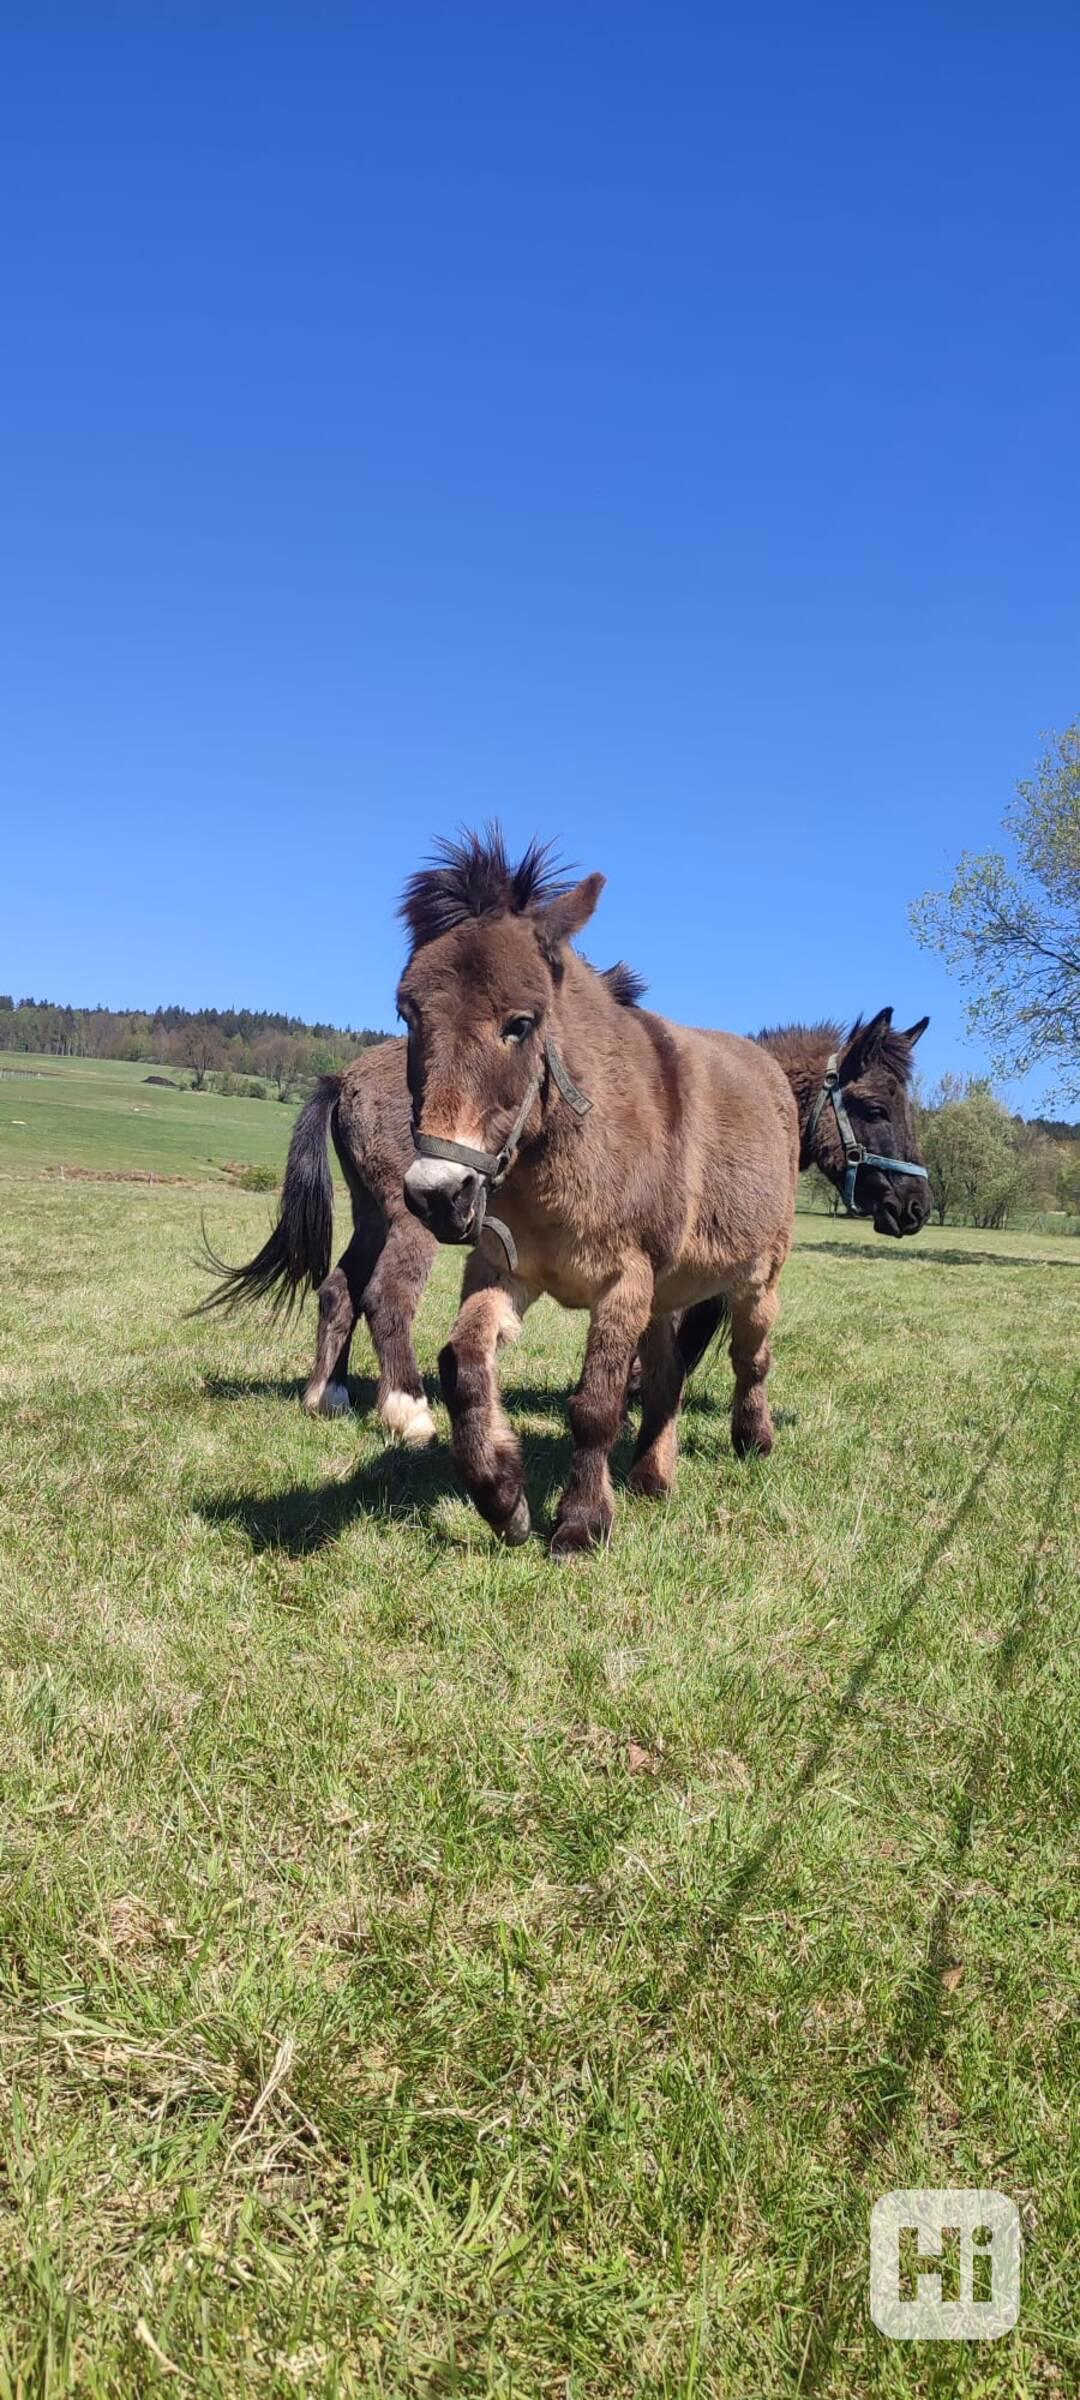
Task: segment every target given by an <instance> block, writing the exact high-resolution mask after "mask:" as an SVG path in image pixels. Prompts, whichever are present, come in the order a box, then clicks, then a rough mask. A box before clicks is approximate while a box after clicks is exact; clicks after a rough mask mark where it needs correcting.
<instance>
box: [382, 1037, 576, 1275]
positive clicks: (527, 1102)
mask: <svg viewBox="0 0 1080 2400" xmlns="http://www.w3.org/2000/svg"><path fill="white" fill-rule="evenodd" d="M549 1076H550V1079H551V1081H552V1083H553V1084H554V1085H555V1086H556V1089H557V1090H558V1091H560V1092H561V1093H562V1097H563V1099H564V1100H565V1101H566V1102H567V1104H568V1106H569V1107H570V1108H572V1109H573V1111H574V1115H575V1116H577V1117H584V1116H587V1115H588V1112H589V1110H590V1108H591V1107H592V1101H591V1100H588V1099H586V1097H585V1094H584V1092H582V1091H579V1090H578V1087H577V1084H576V1083H575V1082H574V1079H573V1077H572V1076H571V1075H568V1073H567V1071H566V1068H565V1066H564V1065H563V1062H562V1059H561V1058H560V1056H559V1053H558V1051H557V1050H556V1048H555V1044H554V1042H553V1041H552V1039H551V1035H550V1034H545V1036H544V1065H543V1069H542V1071H541V1073H540V1074H539V1075H534V1076H533V1079H532V1082H531V1083H530V1085H529V1088H528V1091H527V1092H526V1094H525V1098H524V1100H523V1101H522V1103H521V1107H520V1108H519V1110H518V1113H517V1115H516V1117H515V1119H514V1122H513V1124H512V1126H511V1128H510V1131H509V1133H508V1134H507V1137H506V1140H505V1142H504V1143H503V1146H502V1149H501V1150H474V1149H473V1148H472V1145H471V1143H469V1142H444V1141H443V1139H442V1136H441V1135H440V1134H437V1133H421V1132H420V1131H419V1129H418V1127H417V1125H416V1123H415V1120H414V1123H413V1129H412V1137H413V1144H414V1147H415V1149H416V1150H417V1152H418V1153H419V1156H420V1157H421V1158H448V1159H450V1160H452V1162H453V1164H454V1165H455V1166H457V1167H468V1168H470V1169H471V1171H472V1173H473V1174H474V1175H480V1176H482V1177H483V1183H482V1186H481V1191H480V1198H479V1201H478V1203H477V1209H476V1216H475V1219H474V1225H475V1231H474V1234H473V1240H474V1242H478V1241H479V1239H480V1235H481V1233H482V1232H484V1231H487V1232H488V1233H493V1234H494V1235H495V1239H496V1241H498V1242H501V1244H502V1247H503V1249H504V1251H505V1253H506V1263H507V1266H508V1267H509V1270H510V1273H511V1275H512V1274H513V1272H514V1269H515V1267H516V1266H517V1246H516V1244H515V1241H514V1237H513V1234H512V1233H511V1231H510V1227H509V1226H508V1225H504V1224H503V1221H502V1218H501V1217H489V1215H488V1213H487V1202H488V1193H489V1192H495V1191H498V1188H499V1185H500V1183H505V1181H506V1178H507V1176H508V1175H509V1173H510V1169H511V1167H512V1166H513V1163H514V1160H515V1158H516V1157H517V1154H518V1150H519V1148H520V1146H521V1138H522V1135H523V1133H524V1131H525V1127H526V1125H527V1124H528V1122H529V1118H530V1116H531V1114H532V1108H533V1103H534V1101H535V1100H537V1099H538V1098H539V1097H540V1094H541V1093H542V1092H543V1090H544V1086H545V1084H546V1083H547V1081H548V1078H549Z"/></svg>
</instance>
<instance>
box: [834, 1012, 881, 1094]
mask: <svg viewBox="0 0 1080 2400" xmlns="http://www.w3.org/2000/svg"><path fill="white" fill-rule="evenodd" d="M891 1024H892V1010H891V1008H879V1010H878V1013H877V1015H876V1017H871V1019H870V1023H869V1025H860V1024H858V1023H856V1024H854V1025H853V1026H852V1028H851V1032H850V1033H849V1035H848V1038H847V1047H846V1049H845V1050H844V1052H843V1055H842V1057H841V1060H840V1081H841V1083H858V1080H859V1077H860V1075H866V1074H868V1073H869V1070H870V1068H871V1067H872V1066H873V1064H874V1062H875V1060H876V1059H878V1058H880V1056H881V1046H882V1043H883V1042H884V1039H885V1036H886V1034H887V1033H888V1030H889V1027H890V1025H891Z"/></svg>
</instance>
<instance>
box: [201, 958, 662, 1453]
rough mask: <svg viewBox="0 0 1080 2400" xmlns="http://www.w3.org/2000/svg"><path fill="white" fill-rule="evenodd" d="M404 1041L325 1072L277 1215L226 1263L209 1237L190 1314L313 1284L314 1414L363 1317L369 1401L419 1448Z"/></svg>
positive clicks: (339, 1406)
mask: <svg viewBox="0 0 1080 2400" xmlns="http://www.w3.org/2000/svg"><path fill="white" fill-rule="evenodd" d="M603 981H604V983H605V984H606V986H607V988H608V990H609V992H610V993H611V995H612V998H613V1000H614V1001H616V1002H617V1004H618V1006H619V1007H620V1008H633V1007H634V1006H635V1005H636V1003H637V1001H638V1000H639V999H640V997H641V994H642V992H643V991H644V989H645V986H644V984H643V983H642V982H641V981H640V979H639V977H638V976H636V975H635V974H634V973H633V972H632V970H631V969H630V968H629V967H627V966H625V965H624V964H623V963H622V961H621V960H620V961H619V963H618V965H616V966H614V967H609V968H608V969H607V971H606V973H605V975H604V977H603ZM328 1134H329V1136H330V1138H331V1139H332V1141H333V1144H334V1148H335V1150H336V1152H337V1156H338V1159H339V1162H340V1165H341V1171H342V1174H343V1175H344V1177H345V1181H346V1183H347V1185H348V1187H349V1197H350V1200H351V1202H352V1219H353V1232H352V1239H351V1241H350V1242H349V1244H348V1247H347V1249H345V1250H344V1251H343V1253H342V1256H341V1258H340V1259H339V1261H338V1264H337V1266H336V1267H335V1268H334V1270H333V1273H331V1272H330V1256H331V1252H330V1244H331V1241H332V1238H333V1225H334V1186H333V1179H332V1177H331V1174H330V1168H329V1164H328V1161H327V1155H326V1144H327V1135H328ZM414 1156H415V1152H414V1150H413V1140H412V1131H411V1127H410V1110H409V1088H408V1084H407V1082H406V1078H405V1042H404V1039H403V1037H401V1036H400V1035H399V1036H397V1037H395V1038H393V1039H391V1040H389V1041H386V1042H378V1043H375V1044H373V1045H372V1047H371V1049H370V1050H364V1051H362V1052H361V1054H360V1057H359V1058H357V1059H354V1061H353V1063H352V1065H351V1066H349V1067H346V1068H345V1069H344V1071H343V1072H342V1073H341V1074H337V1075H324V1076H323V1077H322V1079H321V1081H320V1083H319V1085H318V1088H317V1090H316V1091H315V1092H314V1093H313V1094H312V1097H311V1099H310V1100H308V1101H307V1102H306V1103H305V1105H304V1107H303V1108H302V1109H301V1111H300V1114H299V1116H298V1118H297V1120H296V1125H295V1129H294V1131H293V1137H292V1140H291V1142H290V1144H289V1156H288V1160H287V1162H286V1167H285V1178H284V1182H283V1185H282V1191H281V1203H280V1207H279V1211H278V1218H277V1223H276V1224H275V1226H274V1228H273V1230H272V1232H271V1234H270V1236H269V1238H268V1240H267V1241H265V1242H264V1243H263V1246H262V1249H261V1250H260V1251H258V1252H257V1254H256V1256H255V1257H254V1258H252V1259H249V1261H248V1263H247V1265H246V1266H243V1267H227V1266H225V1265H224V1262H223V1261H222V1260H221V1259H219V1258H217V1257H216V1256H215V1254H214V1252H213V1251H212V1250H211V1249H210V1247H209V1244H207V1257H208V1259H209V1262H210V1264H211V1265H212V1266H213V1268H214V1269H215V1271H216V1272H217V1273H218V1274H220V1275H221V1276H222V1281H221V1283H220V1284H219V1285H218V1288H217V1290H216V1291H213V1292H211V1293H210V1295H209V1297H208V1298H207V1299H206V1300H204V1301H202V1302H201V1304H200V1308H199V1309H198V1310H197V1311H196V1312H195V1313H196V1314H197V1315H199V1314H202V1313H203V1312H205V1311H206V1310H207V1309H213V1308H224V1309H228V1310H231V1309H234V1308H240V1307H246V1306H248V1305H250V1304H251V1303H252V1302H257V1301H260V1300H269V1301H270V1304H271V1307H272V1308H273V1309H274V1311H275V1312H277V1311H279V1310H281V1309H284V1310H285V1311H286V1312H288V1311H289V1309H291V1308H292V1306H293V1305H294V1304H295V1303H296V1302H297V1301H299V1300H302V1299H303V1297H304V1294H305V1293H306V1292H308V1291H310V1290H314V1289H316V1288H317V1289H318V1295H319V1331H318V1339H317V1344H316V1351H315V1365H314V1368H313V1369H312V1373H311V1376H310V1379H309V1381H308V1384H307V1387H306V1389H305V1392H304V1407H305V1408H306V1409H307V1410H308V1411H309V1412H310V1413H311V1414H312V1415H321V1416H328V1417H330V1416H344V1415H347V1414H348V1412H349V1384H348V1374H349V1350H350V1347H351V1344H352V1337H353V1333H354V1331H355V1328H356V1324H357V1321H358V1319H359V1318H360V1317H365V1318H366V1319H367V1326H368V1331H369V1333H370V1335H371V1340H372V1344H373V1347H374V1350H375V1356H376V1358H377V1360H378V1364H379V1382H378V1390H377V1393H376V1403H375V1404H376V1408H377V1410H378V1413H379V1416H380V1417H381V1419H382V1422H383V1424H384V1425H385V1427H386V1429H387V1432H388V1433H395V1434H398V1435H400V1437H401V1439H402V1440H403V1441H405V1442H408V1443H411V1444H413V1445H414V1446H416V1447H417V1448H419V1447H421V1446H422V1445H423V1444H424V1443H427V1442H430V1441H433V1440H434V1438H435V1420H434V1418H433V1416H432V1414H431V1410H430V1408H429V1407H428V1403H427V1397H426V1394H425V1391H424V1385H423V1381H422V1378H421V1374H420V1369H419V1366H418V1365H417V1360H416V1352H415V1350H414V1348H413V1341H412V1327H413V1319H414V1317H415V1315H416V1311H417V1309H418V1307H419V1305H420V1299H421V1296H422V1293H423V1290H424V1286H425V1284H426V1283H427V1279H428V1276H429V1275H430V1273H431V1269H432V1266H433V1264H434V1261H435V1257H436V1254H437V1251H438V1247H439V1245H438V1243H437V1241H436V1240H435V1237H434V1234H431V1233H428V1232H427V1230H426V1229H425V1227H424V1226H423V1225H421V1224H420V1223H419V1222H418V1220H417V1219H416V1217H414V1216H412V1215H411V1214H410V1212H409V1210H408V1209H407V1208H406V1205H405V1191H404V1184H405V1176H406V1174H407V1172H408V1169H409V1167H410V1166H411V1164H412V1161H413V1158H414Z"/></svg>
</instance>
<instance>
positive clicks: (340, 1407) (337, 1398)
mask: <svg viewBox="0 0 1080 2400" xmlns="http://www.w3.org/2000/svg"><path fill="white" fill-rule="evenodd" d="M319 1414H320V1416H323V1417H351V1415H352V1402H351V1400H350V1398H349V1387H348V1384H347V1383H328V1384H327V1387H326V1390H325V1392H324V1393H323V1396H322V1399H321V1400H320V1402H319Z"/></svg>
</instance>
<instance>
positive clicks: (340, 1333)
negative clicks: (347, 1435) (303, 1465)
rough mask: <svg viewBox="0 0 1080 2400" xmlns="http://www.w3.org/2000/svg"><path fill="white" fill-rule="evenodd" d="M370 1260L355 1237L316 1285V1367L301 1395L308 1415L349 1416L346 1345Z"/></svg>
mask: <svg viewBox="0 0 1080 2400" xmlns="http://www.w3.org/2000/svg"><path fill="white" fill-rule="evenodd" d="M370 1261H371V1250H370V1245H369V1244H368V1243H366V1242H362V1241H361V1240H360V1239H359V1237H358V1236H357V1235H356V1234H354V1235H353V1238H352V1240H351V1242H350V1243H349V1247H348V1249H347V1250H346V1251H345V1252H344V1254H343V1256H342V1257H341V1258H340V1259H339V1260H338V1263H337V1266H336V1267H335V1268H334V1270H333V1273H332V1274H330V1275H328V1276H327V1278H326V1281H325V1283H322V1284H320V1285H319V1334H318V1340H317V1343H316V1346H315V1365H314V1367H313V1368H312V1372H311V1379H310V1382H309V1383H308V1386H307V1389H306V1391H305V1393H304V1407H305V1408H306V1410H307V1412H308V1415H309V1416H312V1417H347V1416H348V1415H349V1383H348V1376H349V1346H350V1343H351V1342H352V1337H353V1328H354V1326H355V1324H356V1320H357V1317H358V1316H359V1314H360V1310H361V1308H362V1306H363V1297H364V1284H365V1282H366V1280H367V1276H368V1273H369V1271H370Z"/></svg>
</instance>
